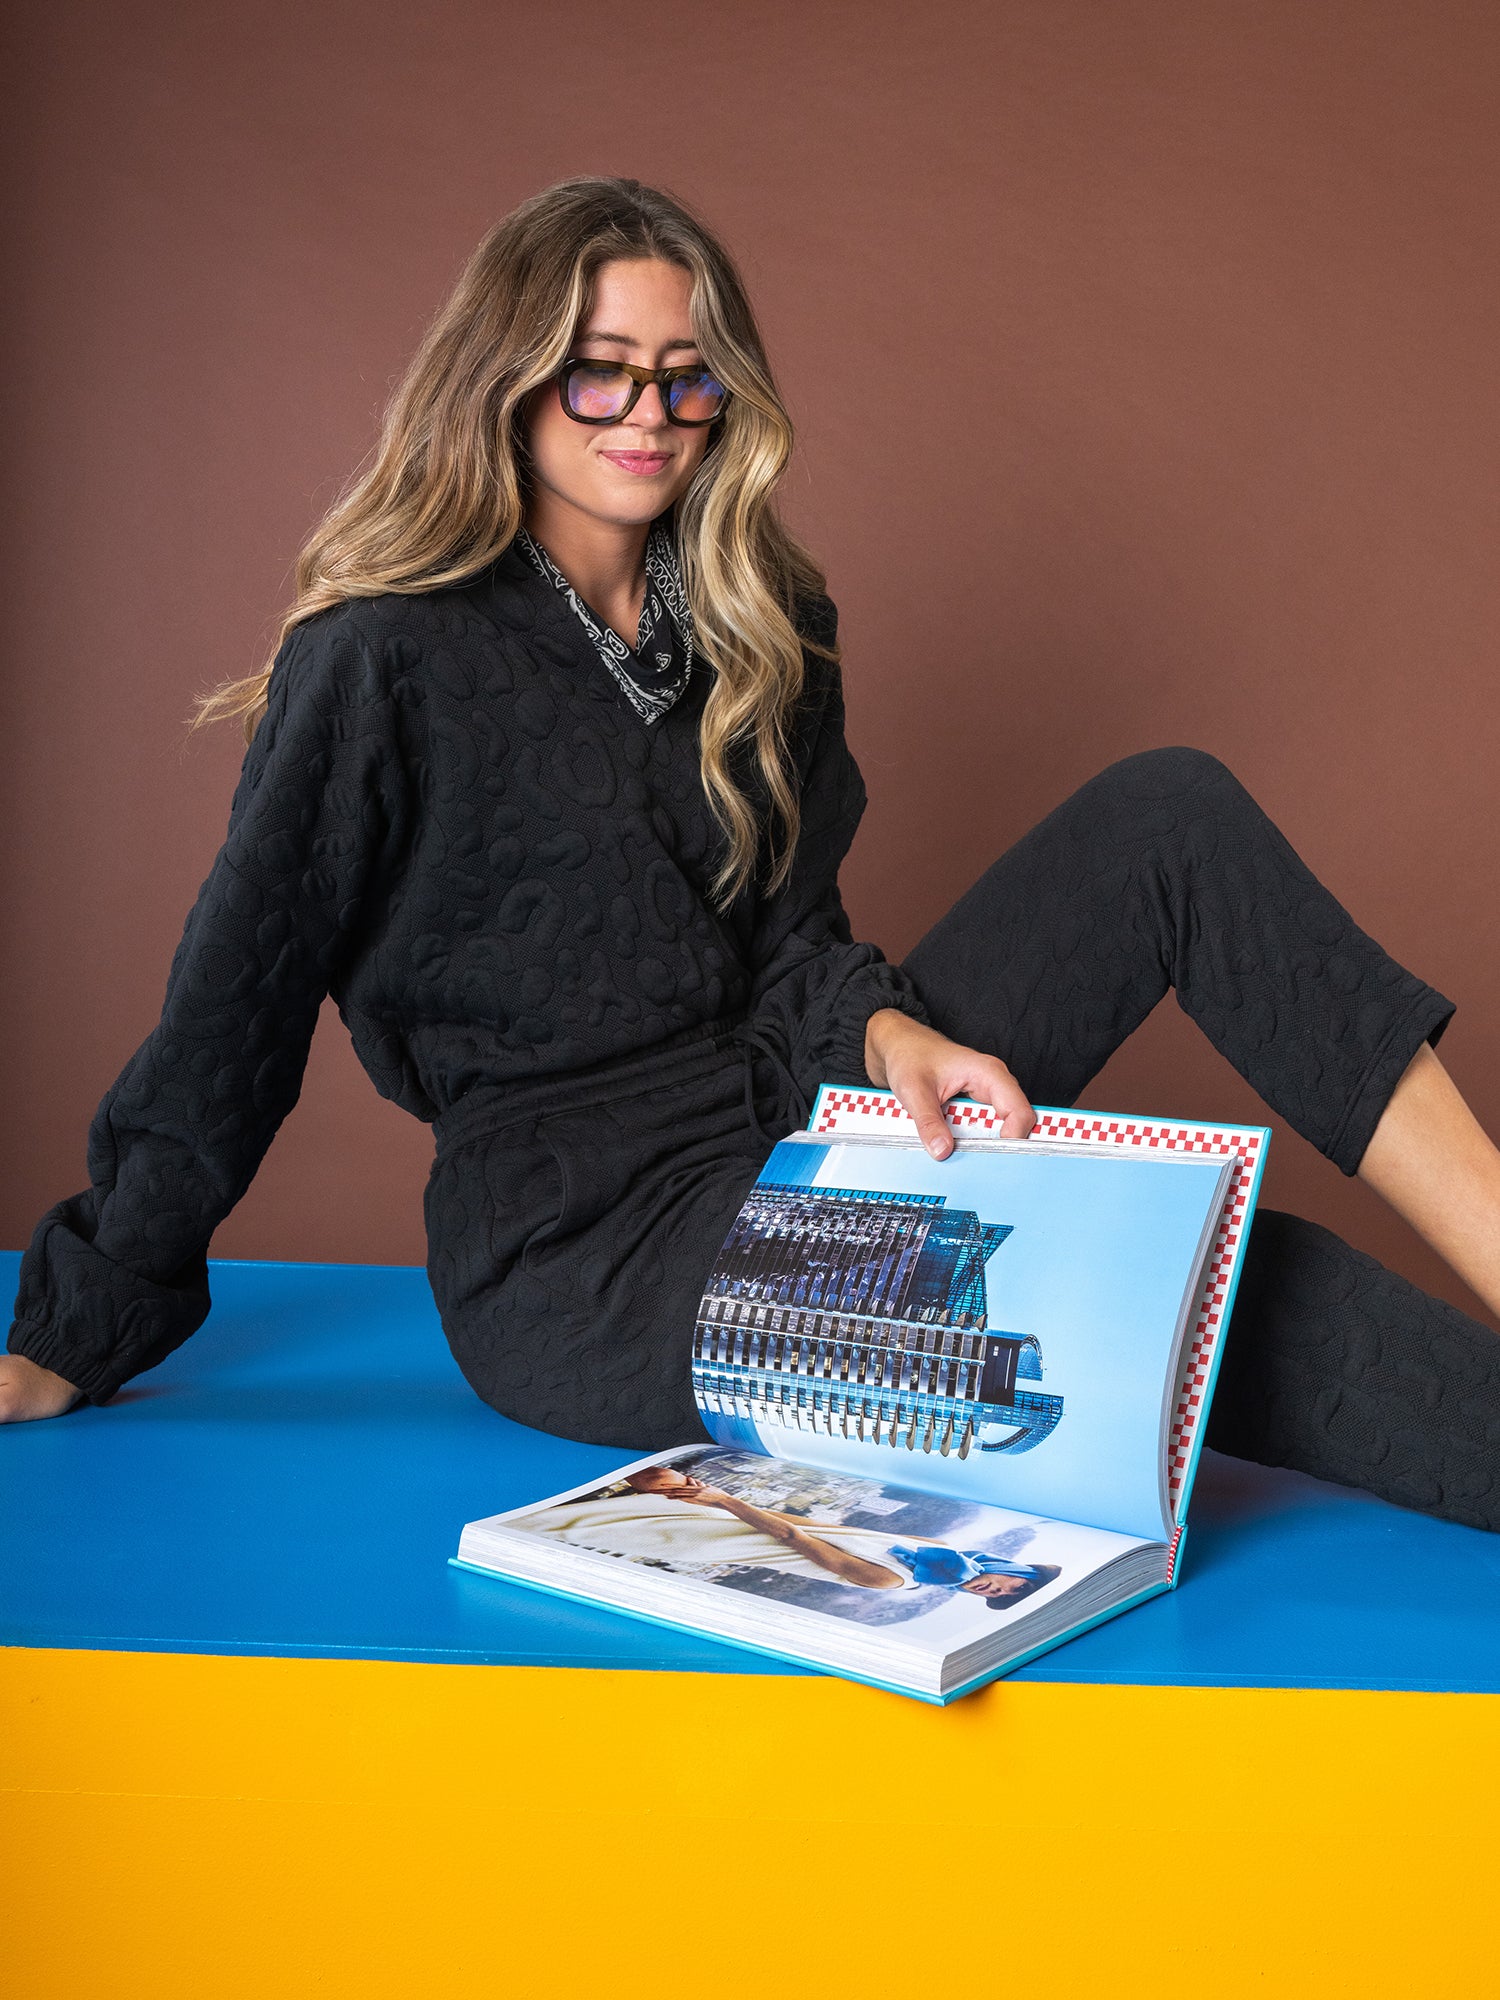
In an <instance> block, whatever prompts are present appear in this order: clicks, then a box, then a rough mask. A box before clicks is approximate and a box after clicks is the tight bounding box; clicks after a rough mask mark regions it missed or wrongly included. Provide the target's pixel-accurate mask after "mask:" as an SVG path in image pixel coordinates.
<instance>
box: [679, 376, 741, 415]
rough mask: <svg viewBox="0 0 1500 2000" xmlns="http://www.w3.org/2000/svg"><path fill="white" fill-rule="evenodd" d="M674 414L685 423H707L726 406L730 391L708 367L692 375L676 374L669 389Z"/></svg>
mask: <svg viewBox="0 0 1500 2000" xmlns="http://www.w3.org/2000/svg"><path fill="white" fill-rule="evenodd" d="M668 394H669V395H670V397H671V402H672V415H673V416H674V417H676V418H677V419H678V420H679V422H681V423H685V424H706V423H708V422H709V421H710V420H711V419H712V418H714V417H716V416H717V415H718V414H719V412H720V410H722V409H723V407H724V402H725V399H726V397H727V396H728V394H729V392H728V390H727V389H726V388H725V387H724V384H723V383H722V382H719V381H717V380H715V378H714V377H713V376H712V375H710V374H709V372H708V370H707V369H706V368H702V369H698V370H696V371H695V372H694V373H693V374H691V375H674V376H673V378H672V386H671V388H670V390H669V391H668Z"/></svg>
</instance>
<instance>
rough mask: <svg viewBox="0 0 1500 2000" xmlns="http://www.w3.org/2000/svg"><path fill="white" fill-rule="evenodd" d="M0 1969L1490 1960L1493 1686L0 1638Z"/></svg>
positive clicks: (43, 1997) (1129, 1971) (1324, 1995)
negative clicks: (938, 1705) (227, 1648)
mask: <svg viewBox="0 0 1500 2000" xmlns="http://www.w3.org/2000/svg"><path fill="white" fill-rule="evenodd" d="M0 1787H3V1790H4V1793H5V1798H4V1806H3V1823H0V1871H3V1872H0V1881H3V1883H4V1915H3V1918H0V1940H3V1941H0V1990H3V1992H4V1993H5V1995H6V2000H127V1996H128V1997H129V2000H134V1996H136V1995H140V1996H143V2000H144V1996H147V1995H149V1996H152V2000H178V1996H182V2000H187V1996H189V1995H191V1996H193V2000H240V1996H245V1997H246V2000H249V1996H252V1995H253V1996H255V2000H300V1996H303V1995H307V1996H314V1995H316V1996H319V2000H326V1996H343V1995H349V1996H351V1997H352V1996H356V1995H357V1996H360V2000H385V1996H387V1995H390V1996H397V1995H399V1996H402V2000H411V1996H427V1995H433V1996H438V1995H441V1996H443V2000H450V1996H451V2000H468V1996H470V1995H472V1996H475V2000H479V1996H484V2000H491V1996H495V1995H506V1996H513V1995H517V1996H521V1995H524V1996H530V1995H540V1996H549V2000H551V1996H557V2000H595V1996H598V2000H613V1996H615V1995H619V1996H621V2000H635V1996H637V1995H639V1994H640V1993H641V1991H642V1989H643V1988H646V1987H647V1986H648V1985H649V1988H650V1991H651V1993H652V2000H658V1996H661V1995H672V1996H675V1995H679V1994H680V1995H683V1996H687V1995H689V1994H697V1993H701V1994H703V1995H704V1996H706V2000H741V1996H743V1997H744V2000H750V1996H755V1997H756V2000H761V1996H782V1995H789V1994H790V1995H802V1994H808V1995H812V1994H817V1995H820V1996H825V2000H842V1996H844V1995H848V1996H850V2000H853V1996H856V1995H857V1996H860V2000H866V1996H869V2000H884V1996H893V2000H894V1996H902V2000H905V1996H908V1995H910V1996H917V1995H921V1996H923V2000H927V1996H930V1995H933V1994H934V1993H941V1992H943V1991H944V1990H945V1989H946V1990H950V1991H952V1992H953V1993H954V1994H955V1995H959V1994H963V1993H968V1992H977V1993H981V1994H986V1995H987V1994H999V1993H1005V1994H1012V1993H1014V1994H1025V1995H1026V1996H1028V2000H1030V1996H1051V1995H1069V1996H1071V1995H1075V1994H1076V1995H1089V1996H1109V2000H1121V1997H1122V1996H1134V1995H1137V1994H1141V1995H1146V1994H1150V1995H1153V1996H1161V1995H1162V1994H1164V1993H1165V1992H1168V1991H1171V1990H1173V1989H1174V1988H1175V1989H1176V1990H1178V1991H1180V1992H1182V1993H1184V1994H1188V1993H1191V1994H1195V1995H1199V1994H1201V1995H1205V1996H1212V1997H1213V2000H1237V1996H1239V1995H1256V1996H1268V1995H1274V1996H1280V1995H1303V1994H1306V1995H1310V1996H1311V1995H1315V1996H1318V2000H1342V1996H1345V1995H1347V1996H1350V2000H1354V1997H1355V1996H1358V2000H1378V1997H1379V1996H1385V1995H1390V1996H1393V2000H1394V1996H1397V1995H1399V1996H1401V1997H1402V2000H1426V1996H1429V1995H1439V1994H1442V1995H1447V1994H1457V1993H1464V1994H1474V1995H1487V1994H1489V1993H1492V1992H1494V1991H1496V1987H1497V1983H1500V1978H1497V1973H1496V1964H1497V1949H1496V1943H1495V1937H1494V1931H1493V1926H1492V1920H1491V1912H1492V1911H1493V1908H1494V1905H1495V1898H1496V1870H1497V1860H1500V1839H1497V1827H1500V1700H1496V1699H1495V1698H1493V1697H1488V1696H1482V1695H1475V1696H1467V1695H1460V1696H1452V1695H1419V1694H1365V1693H1360V1694H1349V1693H1321V1692H1310V1691H1296V1690H1274V1691H1252V1690H1222V1691H1220V1690H1199V1689H1173V1688H1128V1687H1070V1686H1062V1685H1050V1686H1049V1685H1045V1684H1041V1683H1024V1682H1015V1683H1009V1684H1007V1683H1004V1682H1002V1683H999V1684H998V1685H996V1686H994V1687H992V1688H990V1689H988V1690H986V1691H985V1692H983V1693H981V1694H978V1695H975V1696H973V1697H971V1698H969V1699H967V1700H965V1701H963V1702H960V1703H959V1704H957V1705H956V1706H955V1707H954V1708H951V1709H948V1710H936V1709H930V1708H925V1707H922V1706H919V1705H918V1704H917V1703H914V1702H909V1701H904V1700H901V1699H899V1698H897V1697H895V1696H891V1695H883V1694H879V1693H876V1692H873V1691H871V1690H869V1689H865V1688H859V1687H855V1686H852V1685H850V1684H847V1683H844V1682H838V1681H833V1680H805V1679H803V1680H797V1679H790V1678H781V1677H776V1676H767V1675H745V1676H743V1677H741V1676H721V1675H701V1676H700V1675H676V1674H655V1673H639V1674H635V1673H618V1674H607V1673H584V1672H573V1671H549V1670H542V1669H536V1670H533V1669H522V1668H477V1667H443V1666H414V1665H413V1666H408V1665H394V1664H388V1663H383V1662H378V1661H335V1660H257V1659H207V1658H193V1657H185V1656H173V1655H152V1654H132V1653H79V1652H41V1651H35V1652H34V1651H26V1650H19V1649H10V1650H0Z"/></svg>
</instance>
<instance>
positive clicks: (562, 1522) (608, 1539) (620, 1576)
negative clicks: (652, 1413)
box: [459, 1445, 1164, 1684]
mask: <svg viewBox="0 0 1500 2000" xmlns="http://www.w3.org/2000/svg"><path fill="white" fill-rule="evenodd" d="M736 1509H737V1511H736ZM528 1544H530V1550H529V1552H528V1548H527V1545H528ZM1150 1548H1151V1545H1149V1544H1142V1543H1140V1542H1137V1541H1135V1540H1133V1539H1131V1538H1129V1537H1126V1536H1120V1535H1114V1534H1109V1533H1106V1532H1102V1531H1100V1530H1098V1529H1094V1528H1088V1527H1083V1526H1080V1525H1079V1524H1077V1523H1074V1522H1067V1521H1049V1520H1043V1519H1039V1518H1037V1517H1035V1516H1033V1515H1027V1514H1022V1513H1017V1512H1015V1511H1012V1510H1002V1509H999V1508H993V1507H984V1506H978V1505H975V1504H973V1503H970V1502H965V1501H961V1500H954V1499H948V1498H942V1497H939V1496H937V1495H934V1494H930V1493H919V1492H914V1491H913V1490H911V1489H910V1488H907V1487H900V1486H896V1485H893V1484H891V1483H890V1482H889V1481H888V1480H870V1479H865V1478H861V1477H857V1476H854V1475H851V1474H848V1473H835V1472H829V1471H825V1470H822V1469H819V1468H815V1467H810V1466H804V1465H794V1464H791V1463H787V1462H775V1463H773V1462H771V1461H769V1460H767V1459H766V1458H763V1457H759V1456H755V1455H752V1454H750V1453H747V1452H741V1451H732V1450H723V1449H720V1448H717V1447H715V1446H712V1445H698V1446H687V1447H679V1448H678V1449H676V1450H673V1451H668V1452H661V1453H658V1454H656V1455H655V1456H654V1457H652V1458H649V1459H641V1460H637V1461H636V1462H635V1463H633V1464H631V1465H628V1466H622V1467H620V1468H619V1469H618V1471H617V1472H616V1473H615V1474H614V1475H613V1476H612V1477H610V1478H607V1479H604V1480H596V1481H594V1482H593V1483H592V1484H590V1485H588V1486H583V1487H577V1488H575V1489H573V1490H572V1491H571V1492H569V1493H565V1494H558V1495H555V1496H554V1497H553V1498H551V1499H549V1500H546V1501H543V1502H540V1503H538V1504H535V1505H532V1506H529V1507H521V1508H516V1509H513V1510H512V1511H511V1512H509V1513H506V1514H499V1515H494V1516H491V1517H490V1518H489V1519H488V1520H484V1521H476V1522H471V1523H470V1524H469V1525H468V1527H466V1528H465V1530H464V1533H463V1539H462V1541H461V1543H460V1546H459V1559H460V1560H461V1561H463V1562H467V1563H471V1564H475V1565H478V1566H481V1567H488V1568H494V1569H497V1570H499V1571H501V1572H502V1573H505V1574H508V1575H519V1576H526V1577H530V1578H531V1579H533V1580H545V1581H547V1582H549V1583H550V1584H552V1585H553V1586H554V1587H557V1588H563V1589H569V1590H571V1591H573V1592H574V1593H575V1594H577V1595H580V1596H586V1597H591V1598H595V1599H597V1600H599V1601H603V1602H612V1603H615V1604H626V1605H630V1606H632V1607H633V1608H637V1609H649V1610H650V1612H651V1614H652V1615H655V1616H660V1617H665V1618H668V1619H674V1620H675V1621H676V1622H678V1623H682V1624H686V1625H689V1626H693V1627H696V1628H699V1629H705V1630H718V1631H721V1632H725V1631H732V1632H735V1633H737V1635H738V1636H740V1637H745V1638H751V1639H752V1640H754V1641H756V1642H759V1643H763V1644H764V1645H766V1646H767V1647H768V1648H769V1649H771V1650H782V1651H785V1652H787V1653H788V1654H790V1655H791V1656H793V1657H802V1658H809V1659H817V1658H822V1659H824V1660H837V1659H838V1658H840V1657H841V1655H843V1656H850V1655H852V1657H853V1658H855V1659H858V1658H859V1657H860V1656H861V1655H863V1656H864V1658H865V1660H866V1662H867V1664H868V1663H870V1662H872V1661H875V1660H877V1659H878V1658H879V1656H880V1652H882V1651H883V1652H884V1654H885V1655H887V1656H888V1657H887V1663H886V1665H885V1667H884V1668H883V1669H882V1671H884V1672H885V1673H886V1674H888V1675H890V1674H893V1672H894V1668H893V1666H892V1664H891V1661H892V1660H893V1659H895V1658H897V1657H899V1656H902V1655H904V1656H907V1657H908V1658H909V1657H910V1656H912V1655H920V1656H926V1658H927V1659H928V1660H929V1661H930V1662H931V1663H932V1670H931V1672H930V1674H929V1678H931V1679H932V1680H933V1683H934V1684H936V1680H937V1674H936V1669H937V1667H938V1665H939V1664H940V1663H941V1662H943V1661H944V1660H946V1659H947V1658H948V1657H949V1656H950V1655H953V1654H955V1653H961V1652H962V1650H963V1649H964V1648H965V1647H973V1646H983V1647H985V1648H987V1649H994V1648H995V1647H996V1645H997V1644H998V1645H999V1646H1000V1647H1001V1648H1002V1649H1003V1648H1004V1646H1005V1642H1006V1638H1007V1634H1008V1633H1009V1631H1010V1630H1011V1628H1013V1627H1015V1626H1016V1625H1017V1623H1018V1621H1019V1620H1021V1619H1022V1618H1025V1619H1026V1620H1027V1621H1028V1622H1029V1623H1035V1621H1036V1620H1038V1619H1039V1618H1040V1619H1041V1620H1042V1621H1043V1622H1044V1623H1046V1624H1047V1625H1048V1626H1049V1628H1051V1629H1053V1630H1055V1631H1059V1632H1060V1631H1062V1630H1065V1629H1066V1628H1067V1625H1068V1623H1069V1622H1070V1621H1069V1619H1068V1618H1067V1617H1066V1615H1064V1610H1063V1605H1062V1603H1061V1600H1064V1599H1069V1598H1071V1599H1073V1600H1074V1601H1075V1602H1076V1600H1077V1597H1078V1593H1079V1592H1080V1591H1088V1589H1089V1586H1090V1584H1091V1583H1094V1584H1095V1588H1094V1590H1093V1592H1092V1594H1091V1596H1090V1598H1089V1600H1088V1603H1087V1607H1086V1608H1088V1609H1090V1610H1092V1609H1097V1608H1102V1607H1104V1606H1105V1605H1107V1604H1108V1602H1109V1601H1110V1595H1111V1592H1110V1586H1109V1583H1108V1581H1107V1573H1108V1572H1110V1571H1111V1570H1112V1569H1114V1568H1115V1567H1116V1566H1118V1565H1119V1564H1120V1563H1121V1562H1122V1561H1125V1560H1128V1559H1129V1558H1131V1557H1132V1556H1136V1555H1139V1554H1141V1553H1142V1552H1144V1551H1146V1550H1149V1549H1150ZM1155 1553H1156V1554H1157V1556H1158V1557H1159V1556H1161V1555H1162V1554H1163V1553H1164V1552H1163V1551H1161V1550H1160V1549H1159V1548H1157V1549H1156V1550H1155ZM1096 1580H1097V1581H1096ZM715 1598H717V1599H719V1604H718V1607H717V1612H716V1611H715V1608H714V1606H713V1603H712V1600H713V1599H715ZM819 1625H822V1626H823V1627H824V1628H825V1635H824V1639H823V1642H822V1644H821V1645H820V1644H819V1642H818V1638H817V1630H816V1628H817V1627H818V1626H819ZM1017 1643H1019V1642H1017ZM877 1649H878V1650H877ZM844 1663H845V1664H846V1665H847V1664H848V1658H847V1657H845V1659H844Z"/></svg>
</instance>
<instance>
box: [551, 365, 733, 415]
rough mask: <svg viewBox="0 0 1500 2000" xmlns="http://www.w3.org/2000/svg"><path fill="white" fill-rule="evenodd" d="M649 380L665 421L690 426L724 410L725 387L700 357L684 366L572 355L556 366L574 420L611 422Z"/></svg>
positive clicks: (559, 389) (628, 407)
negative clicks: (657, 394)
mask: <svg viewBox="0 0 1500 2000" xmlns="http://www.w3.org/2000/svg"><path fill="white" fill-rule="evenodd" d="M651 382H654V383H655V384H656V386H657V388H658V390H659V391H660V393H661V406H662V409H663V410H664V411H665V413H666V418H667V422H668V423H670V424H681V425H683V426H684V427H685V428H687V429H692V428H694V427H695V426H697V425H700V424H711V423H713V422H714V421H715V419H716V418H718V417H721V416H722V415H723V414H724V405H725V404H726V403H727V402H728V401H729V391H728V390H727V389H726V388H725V387H724V384H723V383H722V382H720V381H719V380H718V379H717V378H716V377H715V376H713V375H711V374H710V373H709V371H708V369H706V368H705V367H704V366H703V364H702V362H694V363H693V364H691V365H690V366H689V367H686V368H635V367H632V366H631V364H630V363H629V362H628V361H593V360H589V359H586V358H584V357H581V356H578V355H574V356H573V357H572V358H571V359H569V360H567V361H565V362H564V363H563V365H562V367H561V368H559V369H558V371H557V393H558V397H559V399H560V400H561V402H562V406H563V408H564V409H565V410H566V411H567V413H568V415H569V416H570V417H571V418H572V419H573V421H574V423H576V424H617V423H619V422H620V421H621V419H622V418H624V417H628V416H629V415H630V412H631V411H632V410H633V409H634V408H635V406H636V404H637V403H638V402H639V401H640V399H641V391H642V390H643V389H644V388H645V387H646V386H647V384H648V383H651Z"/></svg>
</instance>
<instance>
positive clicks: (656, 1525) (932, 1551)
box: [528, 1465, 1062, 1611]
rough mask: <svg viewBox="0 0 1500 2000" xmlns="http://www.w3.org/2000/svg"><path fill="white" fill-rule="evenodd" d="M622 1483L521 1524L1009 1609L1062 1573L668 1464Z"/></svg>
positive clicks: (641, 1555) (609, 1549) (649, 1550)
mask: <svg viewBox="0 0 1500 2000" xmlns="http://www.w3.org/2000/svg"><path fill="white" fill-rule="evenodd" d="M621 1483H622V1484H623V1486H624V1487H625V1488H626V1490H625V1491H624V1492H618V1491H613V1490H612V1491H610V1492H607V1493H603V1494H591V1495H588V1496H586V1497H584V1498H582V1499H578V1500H565V1501H562V1502H558V1503H554V1504H553V1505H552V1506H550V1507H548V1508H546V1509H545V1510H544V1511H543V1512H541V1513H539V1514H537V1515H535V1516H534V1517H533V1518H532V1520H531V1522H530V1523H529V1524H528V1525H529V1526H531V1528H532V1529H533V1531H534V1532H535V1533H537V1534H543V1535H547V1536H549V1537H551V1538H552V1539H554V1540H556V1541H560V1542H567V1543H568V1544H569V1545H570V1546H571V1547H574V1548H584V1549H592V1550H593V1551H594V1552H595V1553H596V1554H599V1555H610V1556H622V1557H625V1558H626V1559H627V1560H630V1561H635V1562H654V1563H662V1564H665V1566H666V1567H667V1568H669V1569H673V1570H678V1571H685V1572H687V1573H691V1572H692V1571H693V1570H695V1569H718V1568H719V1567H721V1566H724V1565H745V1566H747V1567H753V1568H756V1569H767V1570H774V1571H777V1572H778V1573H781V1574H787V1575H798V1576H804V1577H813V1578H816V1579H818V1580H820V1581H825V1582H826V1581H828V1580H830V1579H831V1580H832V1581H833V1582H835V1583H842V1584H847V1585H849V1586H850V1587H851V1588H852V1589H857V1590H917V1589H919V1588H920V1587H921V1586H922V1585H924V1584H937V1585H941V1586H943V1587H946V1588H949V1589H954V1590H961V1591H963V1592H964V1594H965V1595H966V1596H969V1597H974V1598H978V1599H981V1600H982V1601H983V1602H984V1603H985V1605H986V1606H987V1608H988V1609H989V1610H991V1611H1007V1610H1011V1609H1014V1607H1015V1606H1017V1605H1018V1604H1020V1603H1022V1602H1023V1601H1024V1600H1025V1599H1026V1598H1028V1597H1030V1596H1032V1595H1033V1594H1034V1593H1035V1592H1036V1591H1038V1590H1040V1589H1041V1588H1042V1587H1043V1586H1044V1585H1045V1584H1048V1583H1051V1582H1053V1581H1054V1580H1055V1579H1056V1578H1057V1577H1059V1576H1060V1575H1061V1574H1062V1571H1061V1569H1060V1568H1059V1567H1058V1565H1057V1564H1055V1563H1021V1562H1013V1561H1011V1560H1010V1559H1009V1558H1008V1557H1005V1556H996V1555H991V1554H989V1553H987V1552H986V1551H984V1550H966V1549H953V1548H949V1547H947V1546H946V1545H945V1544H944V1543H942V1542H938V1541H935V1540H933V1539H932V1538H931V1537H929V1536H925V1535H910V1534H899V1533H893V1532H892V1531H891V1530H890V1529H880V1528H863V1527H851V1526H848V1525H846V1524H844V1523H842V1522H837V1521H815V1520H810V1519H807V1518H805V1517H804V1516H802V1515H800V1514H787V1513H782V1512H781V1511H780V1510H778V1509H776V1508H772V1507H758V1506H754V1505H752V1503H751V1502H750V1501H748V1500H742V1499H740V1498H738V1497H737V1496H736V1495H734V1494H732V1493H728V1492H726V1491H725V1490H724V1489H723V1488H722V1487H716V1486H711V1485H708V1484H706V1483H705V1482H704V1481H703V1480H700V1479H698V1478H697V1477H696V1476H695V1475H694V1473H693V1472H692V1471H690V1470H686V1469H683V1468H681V1467H679V1466H676V1465H648V1466H642V1467H641V1468H640V1469H639V1470H637V1471H635V1472H630V1473H627V1474H626V1475H625V1477H624V1480H623V1481H622V1482H621Z"/></svg>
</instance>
